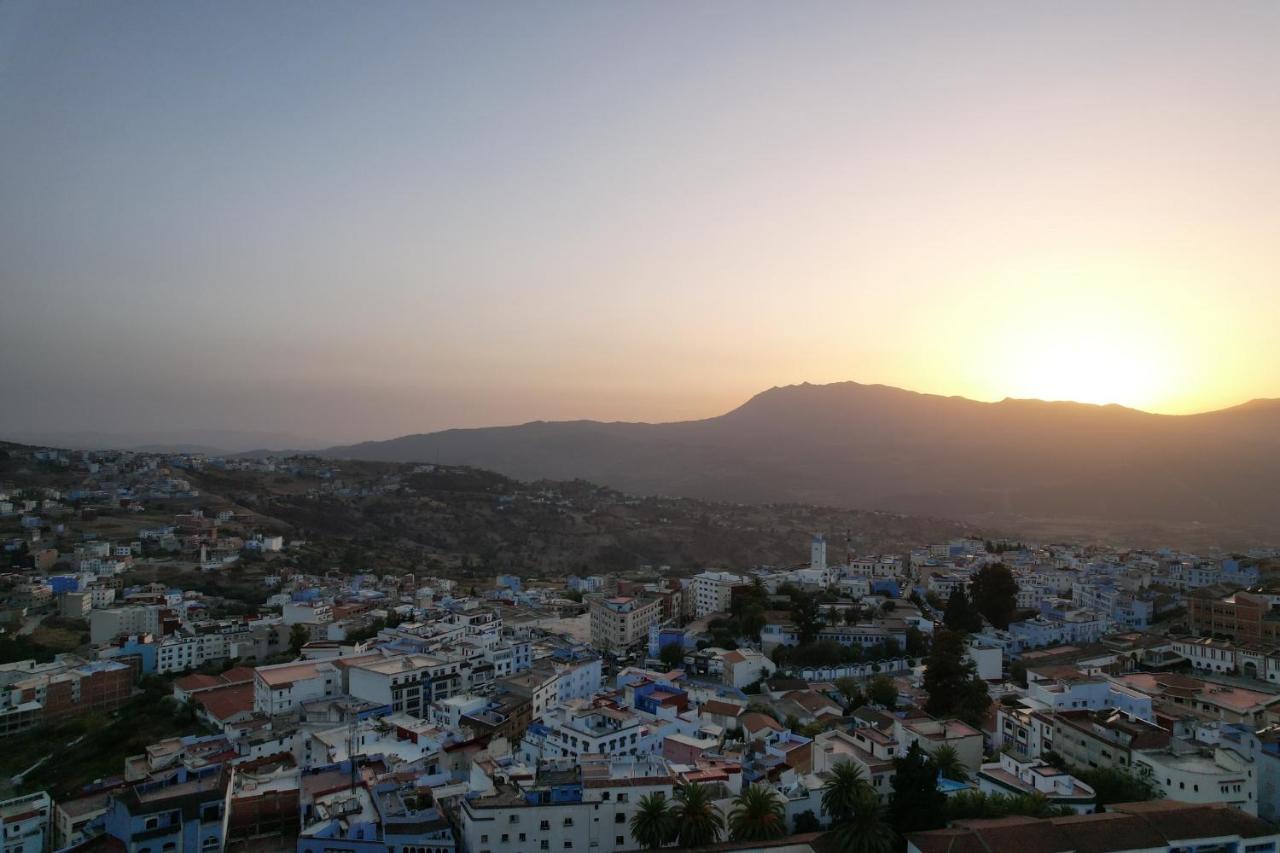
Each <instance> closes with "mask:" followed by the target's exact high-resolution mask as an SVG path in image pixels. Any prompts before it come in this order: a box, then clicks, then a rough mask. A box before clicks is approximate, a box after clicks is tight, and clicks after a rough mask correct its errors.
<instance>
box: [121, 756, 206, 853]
mask: <svg viewBox="0 0 1280 853" xmlns="http://www.w3.org/2000/svg"><path fill="white" fill-rule="evenodd" d="M225 795H226V778H225V777H224V776H223V774H222V768H221V767H220V766H215V767H210V768H208V769H207V770H206V771H204V772H201V773H195V772H189V771H188V770H187V769H186V768H185V767H179V768H178V770H177V772H176V773H174V775H173V776H172V777H170V778H169V779H167V780H164V781H161V782H148V783H143V784H139V785H135V786H134V787H132V788H130V789H128V790H126V791H124V792H123V793H120V794H117V795H115V796H113V797H112V798H111V802H110V804H109V805H108V807H107V814H106V818H105V822H104V823H105V826H106V830H107V834H108V835H110V836H112V837H114V838H116V839H118V840H119V841H120V842H122V843H123V844H124V845H125V848H126V849H127V850H129V851H131V853H170V851H180V850H220V849H222V812H223V800H224V798H225Z"/></svg>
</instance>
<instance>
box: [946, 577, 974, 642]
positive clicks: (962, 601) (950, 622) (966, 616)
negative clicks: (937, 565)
mask: <svg viewBox="0 0 1280 853" xmlns="http://www.w3.org/2000/svg"><path fill="white" fill-rule="evenodd" d="M942 624H944V625H946V626H947V630H950V631H962V632H964V633H968V634H973V633H976V632H978V631H981V630H982V614H981V613H979V612H978V609H977V608H976V607H974V606H973V604H972V602H970V601H969V596H968V595H967V594H966V593H965V591H964V587H963V586H959V585H957V586H956V588H955V589H953V590H952V591H951V597H950V598H948V599H947V609H946V610H944V611H943V613H942Z"/></svg>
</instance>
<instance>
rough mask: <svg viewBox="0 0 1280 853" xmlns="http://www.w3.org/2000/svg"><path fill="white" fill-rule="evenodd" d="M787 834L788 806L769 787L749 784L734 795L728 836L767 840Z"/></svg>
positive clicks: (744, 839)
mask: <svg viewBox="0 0 1280 853" xmlns="http://www.w3.org/2000/svg"><path fill="white" fill-rule="evenodd" d="M786 834H787V810H786V807H785V806H784V805H783V802H782V798H781V797H779V796H778V795H777V794H776V793H774V792H773V791H772V790H770V789H769V788H766V787H763V786H761V785H748V786H747V787H746V788H745V789H744V790H743V791H742V793H741V794H739V795H738V796H736V797H734V798H733V808H732V809H731V810H730V811H729V837H730V838H731V839H733V840H734V841H768V840H769V839H771V838H780V837H781V836H783V835H786Z"/></svg>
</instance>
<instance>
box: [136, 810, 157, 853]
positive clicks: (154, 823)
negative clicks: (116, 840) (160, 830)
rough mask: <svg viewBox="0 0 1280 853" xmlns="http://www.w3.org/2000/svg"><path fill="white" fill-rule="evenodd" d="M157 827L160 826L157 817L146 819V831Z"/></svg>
mask: <svg viewBox="0 0 1280 853" xmlns="http://www.w3.org/2000/svg"><path fill="white" fill-rule="evenodd" d="M159 825H160V818H158V817H149V818H147V824H146V826H147V829H155V828H156V827H157V826H159ZM139 853H141V851H139Z"/></svg>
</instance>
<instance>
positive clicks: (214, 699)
mask: <svg viewBox="0 0 1280 853" xmlns="http://www.w3.org/2000/svg"><path fill="white" fill-rule="evenodd" d="M195 700H196V701H197V702H199V703H200V704H201V705H202V706H204V709H205V711H206V712H208V714H209V716H211V717H213V718H214V719H215V720H218V721H226V720H229V719H231V718H232V717H234V716H235V715H236V714H239V713H242V712H245V711H252V710H253V684H252V683H249V684H228V685H226V686H225V687H218V688H215V689H213V690H205V691H203V692H201V693H197V694H196V696H195Z"/></svg>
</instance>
